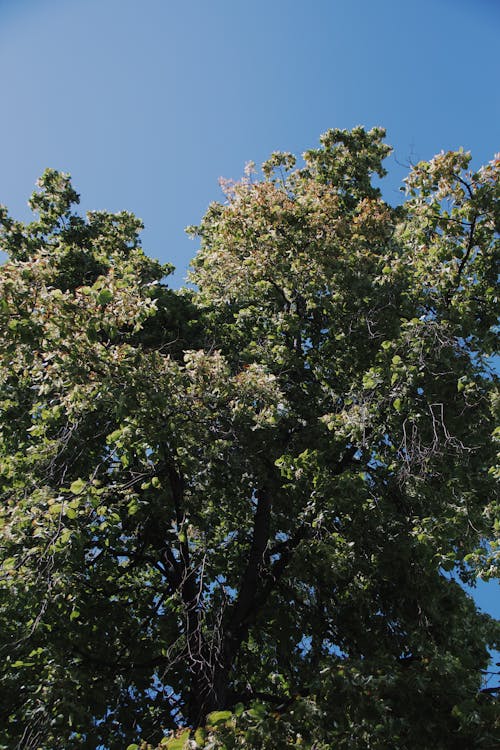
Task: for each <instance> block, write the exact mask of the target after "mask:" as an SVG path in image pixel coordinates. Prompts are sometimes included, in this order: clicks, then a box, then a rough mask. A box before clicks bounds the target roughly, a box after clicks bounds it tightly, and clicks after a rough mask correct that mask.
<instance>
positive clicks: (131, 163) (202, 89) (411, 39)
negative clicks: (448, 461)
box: [0, 0, 500, 617]
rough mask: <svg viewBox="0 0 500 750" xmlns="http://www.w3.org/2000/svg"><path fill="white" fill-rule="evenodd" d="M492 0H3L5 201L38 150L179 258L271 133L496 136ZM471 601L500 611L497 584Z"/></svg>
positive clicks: (499, 7)
mask: <svg viewBox="0 0 500 750" xmlns="http://www.w3.org/2000/svg"><path fill="white" fill-rule="evenodd" d="M499 38H500V0H418V2H416V1H415V2H405V1H404V0H378V2H374V0H308V2H305V1H304V0H302V1H300V0H252V2H251V3H249V2H244V0H0V69H1V70H2V87H1V102H2V116H1V118H0V202H1V203H4V204H7V206H8V207H9V208H10V210H11V213H12V214H13V215H14V216H16V217H18V218H22V219H26V218H28V216H29V214H28V211H27V208H26V200H27V198H28V196H29V195H30V193H31V192H32V190H33V186H34V183H35V180H36V178H37V177H38V176H39V175H40V174H41V173H42V172H43V170H44V169H45V168H46V167H49V166H50V167H55V168H57V169H62V170H64V171H67V172H70V173H71V174H72V175H73V182H74V185H75V187H76V189H77V190H78V191H79V192H80V193H81V195H82V204H81V205H82V208H83V209H84V210H87V209H107V210H111V211H119V210H122V209H127V210H130V211H133V212H134V213H136V214H137V215H138V216H140V217H141V218H142V219H143V221H144V222H145V225H146V229H145V232H144V235H143V244H144V247H145V250H146V252H147V253H148V254H150V255H153V256H156V257H158V258H160V259H161V260H162V261H165V262H167V261H169V262H173V263H174V264H175V265H176V266H177V269H178V271H177V273H176V275H175V277H174V279H173V284H174V285H180V284H181V283H182V280H183V278H184V276H185V273H186V269H187V266H188V263H189V260H190V258H191V257H192V255H193V254H194V252H195V250H196V244H195V243H193V241H191V240H189V239H188V238H187V237H186V236H185V235H184V232H183V230H184V227H185V226H186V225H188V224H196V223H197V222H198V221H199V219H200V218H201V216H202V215H203V213H204V211H205V209H206V207H207V206H208V204H209V203H210V201H212V200H217V199H220V198H221V193H220V190H219V188H218V178H219V177H220V176H224V177H235V178H237V177H239V176H240V175H241V174H242V171H243V168H244V165H245V162H246V161H248V160H250V159H252V160H254V161H256V162H257V164H259V163H260V162H262V161H263V160H264V159H266V158H267V156H268V155H269V154H270V152H271V151H273V150H286V151H293V152H295V153H299V154H300V153H302V152H303V151H304V150H305V149H307V148H310V147H313V146H314V145H315V144H316V143H317V140H318V136H319V135H320V133H322V132H324V131H325V130H327V129H328V128H330V127H341V128H350V127H352V126H354V125H357V124H363V125H365V126H367V127H371V126H373V125H383V126H384V127H386V128H387V139H388V141H389V143H391V144H392V145H393V146H394V154H393V156H392V157H390V159H388V160H387V162H386V166H387V168H388V169H389V172H390V175H389V178H386V187H385V188H384V195H385V197H386V199H387V200H389V201H398V200H400V194H399V186H400V184H401V180H402V178H403V176H404V175H405V173H406V169H405V166H404V165H407V164H408V163H409V162H415V161H418V160H420V159H428V158H430V157H432V156H433V155H434V154H435V153H437V152H438V151H440V150H441V149H445V150H447V149H454V148H457V147H459V146H463V147H464V148H465V149H467V150H468V149H470V150H471V151H472V153H473V157H474V162H473V163H474V164H475V165H476V166H478V165H479V164H481V163H483V162H485V161H489V160H490V159H491V158H492V157H493V155H494V153H495V152H498V151H499V150H500V56H499V53H498V40H499ZM476 596H477V598H478V602H479V604H480V605H481V606H482V607H483V608H485V609H487V610H489V611H491V612H492V613H495V614H496V616H497V617H500V597H499V596H498V585H497V584H490V585H489V586H486V585H481V586H480V587H479V589H478V590H477V592H476Z"/></svg>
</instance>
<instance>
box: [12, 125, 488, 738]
mask: <svg viewBox="0 0 500 750" xmlns="http://www.w3.org/2000/svg"><path fill="white" fill-rule="evenodd" d="M384 136H385V133H384V131H383V130H382V129H380V128H375V129H373V130H370V131H366V130H364V129H363V128H360V127H359V128H355V129H354V130H352V131H343V130H330V131H328V132H327V133H326V134H324V135H323V136H322V137H321V143H320V146H319V148H317V149H313V150H310V151H308V152H306V153H305V154H304V156H303V161H302V162H300V163H299V164H297V162H296V160H295V158H294V157H293V156H292V155H291V154H288V153H274V154H273V155H272V156H271V158H270V159H269V161H267V162H266V163H265V164H264V165H263V169H262V174H261V175H258V174H257V173H256V172H255V171H254V169H253V167H252V165H249V167H248V169H247V170H246V173H245V176H244V178H243V179H242V180H240V181H239V182H234V183H233V182H226V183H224V186H223V187H224V191H225V200H224V201H223V202H220V203H213V204H212V205H210V207H209V209H208V211H207V213H206V215H205V217H204V218H203V220H202V221H201V224H200V226H199V227H195V228H191V229H190V231H191V232H192V233H193V234H195V235H196V236H198V237H199V241H200V249H199V251H198V253H197V254H196V257H195V259H194V261H193V264H192V272H191V277H190V280H191V282H192V287H190V288H188V289H181V290H177V291H176V290H173V289H171V288H169V286H168V283H167V277H168V274H169V273H170V271H171V267H170V266H164V265H161V264H160V263H158V262H157V261H155V260H152V259H150V258H148V257H147V256H146V255H145V254H144V252H143V250H142V248H141V244H140V239H139V233H140V230H141V223H140V221H139V220H138V219H136V218H135V217H134V216H133V215H132V214H129V213H126V212H123V213H119V214H110V213H106V212H98V211H95V212H90V213H88V214H87V216H86V217H85V218H84V217H82V216H80V215H79V214H78V212H77V211H76V210H75V205H76V204H77V203H78V195H77V193H76V192H75V191H74V189H73V187H72V185H71V182H70V179H69V177H68V175H65V174H62V173H59V172H56V171H54V170H47V171H46V172H45V174H44V175H43V177H42V178H41V179H40V181H39V189H38V191H37V192H36V193H35V194H34V195H33V197H32V199H31V202H30V205H31V208H32V209H33V211H34V212H35V213H36V216H35V219H34V220H33V221H32V222H31V223H27V224H24V223H21V222H19V221H16V220H14V219H13V218H11V217H10V216H9V214H8V213H7V210H6V209H2V210H1V214H0V237H1V249H3V250H4V251H5V252H6V253H7V255H8V259H7V261H6V262H5V263H4V264H3V265H2V266H1V268H0V287H1V288H0V336H1V346H0V408H1V412H2V420H1V435H0V492H1V505H0V524H1V529H2V536H1V564H2V567H1V581H2V584H1V589H0V649H1V651H0V653H1V656H2V658H1V662H0V664H1V668H0V674H1V679H0V748H4V749H5V750H11V749H12V748H19V750H55V748H64V749H65V750H71V749H72V748H88V749H89V750H90V749H92V750H94V749H95V748H97V747H105V748H109V749H110V750H125V748H127V747H130V748H132V749H135V748H138V747H156V746H157V745H159V743H162V746H164V745H166V747H170V748H171V750H180V749H181V748H187V747H191V748H198V747H205V748H207V750H210V748H227V750H230V748H240V747H241V748H248V749H249V750H258V749H262V750H265V749H269V750H271V749H275V748H276V749H277V750H279V748H291V747H297V748H298V747H302V748H309V749H310V750H328V749H329V748H332V750H333V748H335V750H342V749H344V748H345V750H348V749H349V750H356V749H358V750H362V749H367V750H368V748H370V750H386V749H387V748H388V747H396V748H398V750H414V749H415V748H417V747H418V748H428V749H429V750H430V749H431V748H432V750H444V749H450V750H451V748H453V750H460V749H461V748H462V749H463V750H470V749H471V748H493V747H497V744H496V742H497V740H498V732H499V731H500V718H499V713H500V712H499V703H498V699H497V691H496V690H497V685H498V681H495V680H493V681H492V682H489V683H486V682H485V674H484V673H485V672H487V671H488V663H489V653H488V648H495V647H497V648H498V647H499V646H500V623H499V622H497V621H495V620H494V619H493V618H492V617H490V616H488V615H486V614H484V613H482V612H480V611H478V609H477V608H476V606H475V603H474V601H473V599H472V598H471V596H470V595H469V594H468V593H466V591H465V590H464V588H463V586H462V585H461V584H464V583H466V584H473V583H474V581H475V580H476V579H477V577H478V576H482V577H483V578H485V579H490V578H495V577H498V575H499V572H500V571H499V558H498V538H499V530H500V513H499V498H498V485H497V482H498V476H499V469H498V447H497V445H496V443H495V440H498V437H499V432H500V430H499V429H498V428H497V427H496V425H497V424H498V411H499V407H500V399H499V395H498V377H497V374H496V372H495V359H494V357H495V354H496V352H498V333H499V329H498V312H499V305H498V270H499V269H498V264H499V255H500V254H499V249H500V242H499V233H500V200H499V198H500V187H499V185H500V181H499V175H500V160H499V158H498V157H497V158H496V159H494V160H493V161H492V162H491V163H489V164H488V165H486V166H484V167H482V168H481V169H479V170H477V171H472V170H471V169H470V155H469V154H467V153H464V152H463V151H458V152H447V153H444V152H443V153H441V154H439V155H438V156H436V157H435V158H434V159H432V160H431V161H430V162H422V163H419V164H417V165H416V166H415V167H413V168H412V169H411V170H410V172H409V175H408V177H407V179H406V198H405V201H404V202H403V203H402V205H398V206H395V207H394V206H391V205H389V204H388V203H387V202H386V201H385V200H384V199H383V198H382V195H381V193H380V190H379V188H378V187H376V186H375V185H374V184H373V178H374V176H375V175H377V176H378V177H380V178H382V177H383V176H384V175H385V171H384V168H383V167H382V161H383V159H384V158H385V157H386V156H387V155H388V153H389V151H390V149H389V147H388V146H387V145H386V144H385V143H384V140H383V139H384Z"/></svg>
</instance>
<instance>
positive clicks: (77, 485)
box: [69, 479, 87, 495]
mask: <svg viewBox="0 0 500 750" xmlns="http://www.w3.org/2000/svg"><path fill="white" fill-rule="evenodd" d="M86 486H87V482H85V481H84V480H83V479H75V481H74V482H72V483H71V484H70V487H69V489H70V492H72V493H73V495H80V494H81V493H82V492H83V490H84V489H85V487H86Z"/></svg>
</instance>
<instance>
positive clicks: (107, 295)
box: [97, 289, 113, 306]
mask: <svg viewBox="0 0 500 750" xmlns="http://www.w3.org/2000/svg"><path fill="white" fill-rule="evenodd" d="M112 299H113V293H112V292H111V291H110V290H109V289H101V291H100V292H99V294H98V295H97V302H98V303H99V304H100V305H103V306H104V305H107V304H108V302H111V300H112Z"/></svg>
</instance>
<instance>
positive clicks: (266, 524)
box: [232, 489, 271, 626]
mask: <svg viewBox="0 0 500 750" xmlns="http://www.w3.org/2000/svg"><path fill="white" fill-rule="evenodd" d="M270 525H271V498H270V496H269V494H268V491H267V490H266V489H261V490H259V491H258V492H257V510H256V513H255V520H254V527H253V537H252V546H251V548H250V554H249V556H248V563H247V567H246V570H245V572H244V574H243V578H242V581H241V586H240V592H239V595H238V598H237V600H236V603H235V607H234V611H233V614H232V622H233V626H234V625H235V626H238V625H240V624H241V623H242V622H243V620H244V619H245V618H246V616H247V614H248V612H249V611H250V610H251V609H252V607H253V605H254V602H255V595H256V593H257V587H258V584H259V581H260V579H261V577H262V568H263V563H264V554H265V552H266V549H267V545H268V543H269V532H270Z"/></svg>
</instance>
